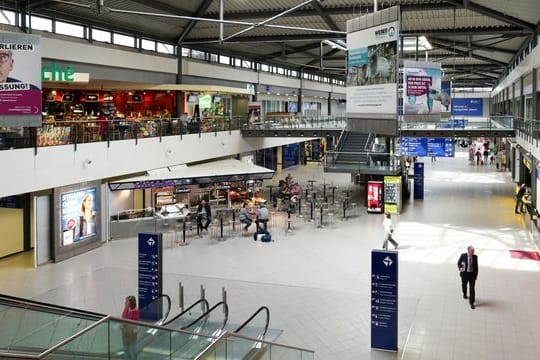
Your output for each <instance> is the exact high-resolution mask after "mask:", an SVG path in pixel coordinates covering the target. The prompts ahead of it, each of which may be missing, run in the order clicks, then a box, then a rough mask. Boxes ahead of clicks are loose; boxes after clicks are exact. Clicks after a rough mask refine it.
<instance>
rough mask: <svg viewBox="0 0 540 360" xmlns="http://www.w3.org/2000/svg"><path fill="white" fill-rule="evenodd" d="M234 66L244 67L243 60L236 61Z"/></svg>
mask: <svg viewBox="0 0 540 360" xmlns="http://www.w3.org/2000/svg"><path fill="white" fill-rule="evenodd" d="M234 66H238V67H242V60H240V59H234Z"/></svg>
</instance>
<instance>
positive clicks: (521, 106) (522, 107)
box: [518, 75, 525, 118]
mask: <svg viewBox="0 0 540 360" xmlns="http://www.w3.org/2000/svg"><path fill="white" fill-rule="evenodd" d="M523 83H524V81H523V75H521V76H520V77H519V89H520V93H519V111H518V116H519V117H520V118H523V117H524V115H525V111H524V110H525V95H524V94H523Z"/></svg>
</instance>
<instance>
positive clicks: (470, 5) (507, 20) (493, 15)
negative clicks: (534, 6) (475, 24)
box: [446, 0, 535, 32]
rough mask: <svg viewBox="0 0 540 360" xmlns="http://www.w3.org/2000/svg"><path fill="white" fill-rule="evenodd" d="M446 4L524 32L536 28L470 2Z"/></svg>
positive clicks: (454, 0) (456, 1)
mask: <svg viewBox="0 0 540 360" xmlns="http://www.w3.org/2000/svg"><path fill="white" fill-rule="evenodd" d="M446 2H447V3H450V4H453V5H456V6H457V7H460V8H464V9H467V10H471V11H474V12H476V13H478V14H482V15H484V16H489V17H491V18H494V19H497V20H499V21H502V22H505V23H507V24H510V25H513V26H517V27H520V28H522V29H523V30H527V31H528V32H531V31H534V28H535V26H534V24H531V23H529V22H527V21H524V20H521V19H518V18H515V17H513V16H509V15H505V14H503V13H502V12H500V11H497V10H495V9H490V8H488V7H485V6H482V5H479V4H476V3H474V2H471V1H469V0H446Z"/></svg>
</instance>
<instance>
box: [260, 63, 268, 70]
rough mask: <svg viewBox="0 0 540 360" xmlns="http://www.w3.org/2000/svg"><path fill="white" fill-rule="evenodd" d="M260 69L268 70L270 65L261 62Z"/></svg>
mask: <svg viewBox="0 0 540 360" xmlns="http://www.w3.org/2000/svg"><path fill="white" fill-rule="evenodd" d="M261 71H270V67H269V66H268V65H266V64H261Z"/></svg>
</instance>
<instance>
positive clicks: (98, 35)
mask: <svg viewBox="0 0 540 360" xmlns="http://www.w3.org/2000/svg"><path fill="white" fill-rule="evenodd" d="M92 40H95V41H101V42H106V43H110V42H111V33H110V32H109V31H104V30H98V29H92Z"/></svg>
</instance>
